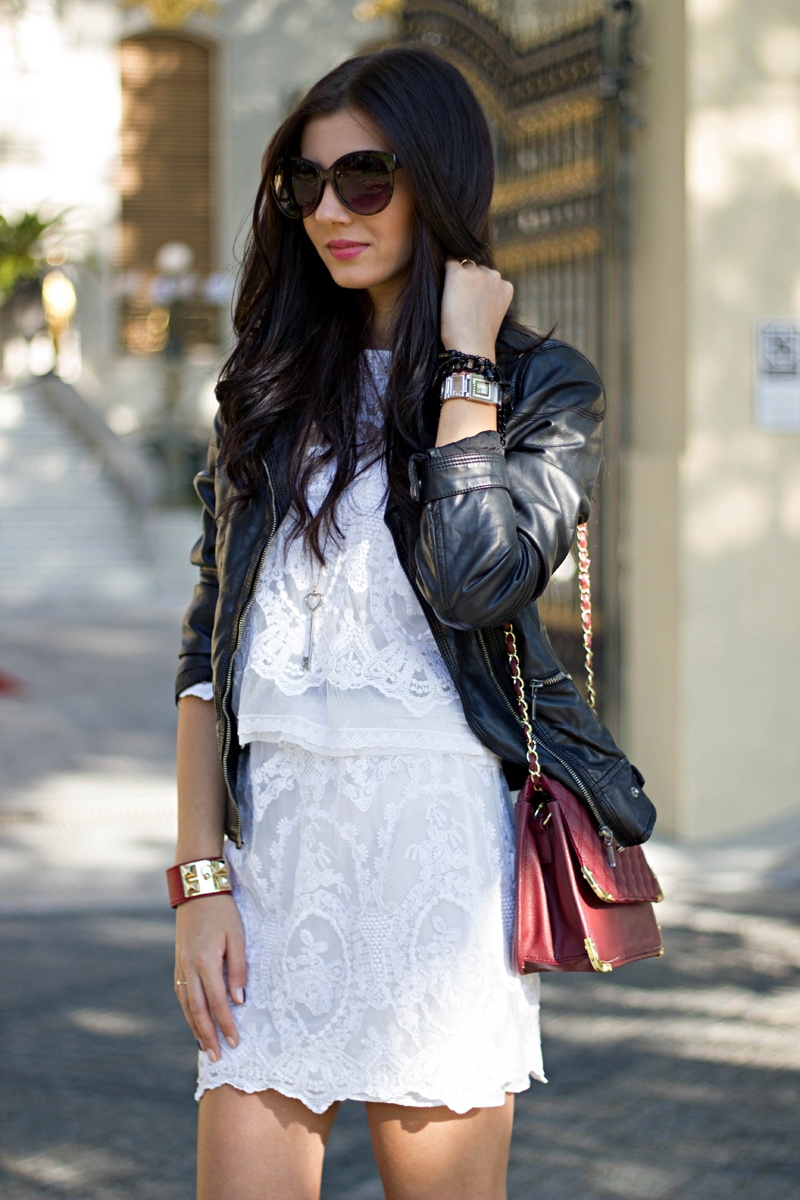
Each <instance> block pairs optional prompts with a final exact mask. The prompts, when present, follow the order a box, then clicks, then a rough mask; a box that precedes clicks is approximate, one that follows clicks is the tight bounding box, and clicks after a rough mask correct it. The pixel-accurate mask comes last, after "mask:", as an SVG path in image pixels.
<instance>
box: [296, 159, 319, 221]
mask: <svg viewBox="0 0 800 1200" xmlns="http://www.w3.org/2000/svg"><path fill="white" fill-rule="evenodd" d="M319 184H320V179H319V175H318V174H317V170H316V168H315V167H314V166H312V164H311V163H307V162H303V160H302V159H299V158H298V159H295V160H294V162H293V163H292V183H291V187H292V192H293V194H294V199H295V203H296V204H297V207H298V209H299V210H300V215H301V217H308V216H310V215H311V213H312V212H313V211H314V205H315V204H316V203H317V200H318V199H319Z"/></svg>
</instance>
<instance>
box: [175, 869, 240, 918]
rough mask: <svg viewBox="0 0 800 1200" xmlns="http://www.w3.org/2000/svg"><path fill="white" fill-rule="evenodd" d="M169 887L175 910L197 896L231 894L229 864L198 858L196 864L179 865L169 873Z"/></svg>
mask: <svg viewBox="0 0 800 1200" xmlns="http://www.w3.org/2000/svg"><path fill="white" fill-rule="evenodd" d="M167 887H168V888H169V902H170V904H171V905H172V907H173V908H177V907H178V905H179V904H185V903H186V901H187V900H194V899H195V897H197V896H215V895H217V894H218V893H220V892H230V891H231V890H232V889H231V881H230V877H229V875H228V864H227V863H226V862H225V859H224V858H198V859H196V860H195V862H186V863H178V865H177V866H176V867H170V868H169V869H168V871H167Z"/></svg>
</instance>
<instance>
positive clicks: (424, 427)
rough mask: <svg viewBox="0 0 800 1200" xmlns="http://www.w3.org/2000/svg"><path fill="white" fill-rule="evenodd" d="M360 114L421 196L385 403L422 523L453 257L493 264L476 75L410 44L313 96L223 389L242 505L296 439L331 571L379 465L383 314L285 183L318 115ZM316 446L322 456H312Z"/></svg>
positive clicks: (294, 483)
mask: <svg viewBox="0 0 800 1200" xmlns="http://www.w3.org/2000/svg"><path fill="white" fill-rule="evenodd" d="M345 109H354V110H356V111H359V112H362V113H365V114H366V115H367V116H368V117H369V118H370V119H371V120H372V121H373V122H374V124H375V125H376V127H377V128H378V129H379V130H380V132H381V134H382V135H383V137H384V138H385V139H386V142H387V144H388V145H389V147H390V148H391V150H392V151H393V152H394V153H395V154H396V155H397V157H398V159H399V161H400V163H401V164H402V168H403V170H404V171H405V172H406V174H407V178H408V181H409V184H410V187H411V193H412V197H413V204H414V218H415V228H414V244H413V255H412V262H411V271H410V275H409V279H408V282H407V284H406V285H405V287H404V289H403V292H402V295H401V296H400V299H399V303H398V311H397V317H396V321H395V325H394V332H393V345H392V350H393V357H392V370H391V377H390V381H389V386H388V389H387V394H386V397H385V401H384V405H385V418H386V419H385V443H384V445H385V454H386V463H387V472H388V482H389V494H390V497H391V499H392V500H393V501H394V502H396V504H397V505H398V506H399V508H400V510H401V512H402V513H403V514H404V515H405V516H406V517H413V516H414V515H415V512H416V508H415V505H414V502H413V501H412V500H411V498H410V495H409V487H408V474H407V468H408V459H409V456H410V455H411V454H412V453H414V452H415V451H418V450H421V449H424V448H425V447H426V446H428V445H430V444H431V441H432V432H433V430H435V428H436V424H435V421H436V417H437V416H438V412H437V411H436V408H435V398H433V397H432V396H431V395H430V391H431V383H432V379H433V376H434V373H435V370H436V356H437V353H438V351H439V348H440V343H439V309H440V302H441V293H442V286H443V279H444V261H445V258H446V257H447V256H448V255H452V256H453V257H455V258H457V259H463V258H471V259H473V260H474V261H475V262H476V263H479V264H483V265H486V266H491V265H493V264H492V252H491V231H490V223H489V205H490V202H491V197H492V189H493V184H494V159H493V153H492V141H491V135H490V132H489V127H488V125H487V123H486V119H485V117H484V115H483V112H482V111H481V108H480V105H479V104H478V101H477V100H476V98H475V96H474V94H473V92H472V90H471V88H470V87H469V85H468V84H467V82H466V80H465V79H464V77H463V76H462V75H461V73H460V72H459V71H458V70H457V69H456V68H455V67H454V66H451V65H450V64H449V63H447V62H445V61H444V60H443V59H442V58H440V57H439V56H438V55H436V54H435V53H433V52H431V51H428V50H423V49H420V48H417V47H397V48H393V49H387V50H381V51H378V52H377V53H374V54H366V55H363V56H361V57H359V58H352V59H349V60H348V61H347V62H344V63H342V64H341V66H339V67H337V68H336V69H335V70H333V71H331V72H330V74H328V75H326V76H325V77H324V78H323V79H321V80H320V81H319V83H317V84H316V85H315V86H314V87H313V88H312V89H311V91H310V92H309V93H308V94H307V95H306V97H305V98H304V99H303V100H302V101H301V102H300V103H299V104H298V105H297V107H296V108H295V110H294V111H293V112H292V113H291V115H290V116H289V117H288V118H287V119H286V121H284V123H283V125H282V126H281V127H280V129H279V130H278V132H277V133H276V134H275V136H274V137H273V139H272V141H271V142H270V144H269V146H268V147H267V150H266V152H265V154H264V158H263V160H262V180H261V186H260V187H259V190H258V194H257V197H256V203H255V210H254V213H253V224H252V230H251V233H250V237H249V239H248V243H247V246H246V250H245V254H244V260H243V264H242V272H241V279H240V287H239V293H238V298H237V303H236V308H235V313H234V328H235V331H236V334H237V337H238V341H237V344H236V347H235V349H234V351H233V353H232V354H231V356H230V358H229V359H228V361H227V363H226V364H225V366H224V368H223V371H222V375H221V378H220V382H219V384H218V386H217V396H218V398H219V401H220V410H221V412H220V415H221V420H222V426H223V439H222V444H221V447H220V457H221V460H222V462H223V464H224V467H225V470H226V472H227V474H228V478H229V479H230V481H231V484H232V485H233V495H234V499H233V503H239V502H241V503H248V502H252V501H255V500H256V499H257V497H258V496H259V494H260V492H261V489H262V488H263V485H264V467H263V462H264V459H265V457H267V455H268V453H269V450H270V447H271V446H272V445H273V444H274V442H275V440H276V438H278V437H281V438H284V437H285V438H286V439H287V442H288V472H287V477H286V482H287V492H288V499H289V500H290V501H291V502H292V503H293V505H294V508H295V512H296V514H297V516H296V520H295V522H294V527H293V529H292V531H291V533H292V535H293V536H297V535H299V534H300V533H301V532H302V534H303V538H304V541H305V545H306V547H307V549H308V550H309V552H310V553H311V554H313V555H314V556H315V557H316V558H317V559H318V560H319V561H320V562H322V561H324V549H325V542H326V539H327V538H328V536H329V535H331V534H332V535H333V538H334V539H336V537H337V536H338V534H339V529H338V526H337V524H336V505H337V501H338V500H339V498H340V497H341V495H342V493H343V492H344V490H345V489H346V488H347V486H348V485H349V484H350V483H351V482H352V480H353V479H354V478H355V476H356V474H357V473H358V471H359V470H360V469H362V467H363V458H362V459H361V460H360V453H361V449H360V447H359V445H358V435H357V428H358V426H357V414H358V409H359V405H360V403H361V397H362V392H363V367H362V365H361V364H362V359H361V351H362V350H363V349H364V348H365V347H366V346H368V344H369V326H370V317H371V305H370V302H369V298H368V297H367V295H366V293H364V292H361V291H358V290H353V289H346V288H340V287H338V286H337V285H336V284H335V283H334V282H333V279H332V278H331V275H330V273H329V271H328V270H327V268H326V267H325V265H324V264H323V262H322V260H321V259H320V257H319V255H318V253H317V251H316V250H315V249H314V246H313V245H312V243H311V240H310V239H309V237H308V236H307V234H306V232H305V230H304V228H303V225H302V222H301V221H292V220H290V219H288V218H287V217H285V216H284V215H283V214H282V213H281V211H280V209H279V208H278V206H277V204H276V202H275V199H274V197H273V195H272V192H271V188H270V180H271V177H272V172H273V169H274V165H275V163H276V162H277V160H278V159H280V158H282V157H284V156H286V155H289V154H298V153H299V148H300V138H301V135H302V132H303V129H304V127H305V125H306V123H307V122H308V121H309V120H311V119H312V118H314V117H324V116H331V115H332V114H334V113H337V112H341V111H343V110H345ZM512 327H513V328H514V329H515V330H516V331H517V337H516V339H515V340H516V342H517V346H518V348H519V333H522V332H523V331H522V330H521V329H520V327H519V326H516V324H515V323H514V322H511V321H507V322H506V323H505V326H504V330H503V331H501V337H500V339H499V341H498V350H499V351H501V350H502V345H503V344H504V342H505V341H506V340H507V335H508V334H509V333H510V332H511V329H512ZM526 341H527V343H528V344H530V345H533V344H535V342H536V339H535V337H534V336H533V335H529V337H528V338H527V339H526V338H524V337H523V340H522V345H523V346H524V344H525V342H526ZM312 444H317V445H318V446H321V447H322V452H321V453H316V454H313V455H312V454H309V449H310V447H311V445H312ZM329 464H335V474H334V476H333V481H332V484H331V487H330V490H329V492H328V495H327V497H326V499H325V501H324V503H323V504H322V506H321V508H320V509H319V511H318V512H317V513H316V515H314V514H312V512H311V510H310V508H309V505H308V503H307V500H306V491H307V487H308V484H309V482H310V480H311V478H312V475H313V474H314V472H315V471H317V470H320V469H321V468H322V467H324V466H326V465H329Z"/></svg>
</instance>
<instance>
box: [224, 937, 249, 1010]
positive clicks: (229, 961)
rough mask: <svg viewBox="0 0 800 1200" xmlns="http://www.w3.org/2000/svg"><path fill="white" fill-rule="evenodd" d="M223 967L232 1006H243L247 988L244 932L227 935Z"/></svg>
mask: <svg viewBox="0 0 800 1200" xmlns="http://www.w3.org/2000/svg"><path fill="white" fill-rule="evenodd" d="M225 965H226V967H227V975H228V994H229V995H230V998H231V1000H233V1002H234V1004H244V995H245V991H244V990H245V988H246V987H247V958H246V956H245V943H244V931H243V930H241V929H239V930H236V932H235V933H229V934H228V939H227V944H226V948H225Z"/></svg>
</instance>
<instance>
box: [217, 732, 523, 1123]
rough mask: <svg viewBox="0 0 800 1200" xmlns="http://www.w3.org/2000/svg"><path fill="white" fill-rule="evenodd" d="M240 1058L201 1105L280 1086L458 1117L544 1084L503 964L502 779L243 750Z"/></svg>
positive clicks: (506, 816) (319, 1102)
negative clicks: (224, 1088)
mask: <svg viewBox="0 0 800 1200" xmlns="http://www.w3.org/2000/svg"><path fill="white" fill-rule="evenodd" d="M246 769H247V772H248V787H247V788H246V789H245V791H246V794H247V800H246V803H245V805H244V810H243V816H244V834H245V837H244V845H243V847H242V849H239V850H237V849H236V848H235V847H231V846H229V847H228V850H227V855H228V861H229V864H230V869H231V875H232V879H233V886H234V894H235V897H236V901H237V904H238V906H239V910H240V912H241V914H242V919H243V922H244V927H245V935H246V941H247V960H248V979H247V990H246V994H247V1000H246V1003H245V1005H244V1006H242V1007H241V1008H239V1009H237V1010H236V1012H235V1017H236V1021H237V1025H238V1028H239V1035H240V1042H239V1045H238V1046H237V1047H236V1049H235V1050H231V1049H230V1048H229V1047H228V1046H227V1044H225V1042H224V1041H223V1042H222V1046H221V1049H222V1054H221V1057H220V1059H219V1061H218V1062H216V1063H211V1062H210V1061H209V1059H208V1057H207V1055H205V1054H201V1055H200V1078H199V1084H198V1096H199V1095H201V1094H202V1092H203V1091H204V1090H205V1089H206V1088H207V1087H218V1086H220V1085H221V1084H223V1083H229V1084H231V1085H232V1086H233V1087H236V1088H239V1089H241V1090H243V1091H248V1092H253V1091H261V1090H264V1089H267V1088H276V1089H277V1090H278V1091H280V1092H282V1093H283V1094H284V1095H289V1096H296V1097H298V1098H299V1099H301V1100H303V1102H304V1103H305V1104H306V1105H308V1107H309V1108H311V1109H312V1110H313V1111H315V1112H323V1111H324V1110H325V1109H326V1108H327V1107H328V1106H329V1105H330V1104H332V1103H333V1102H334V1101H336V1100H340V1099H344V1098H351V1099H361V1100H382V1101H386V1102H392V1103H398V1104H407V1105H412V1106H426V1105H438V1104H445V1105H447V1106H448V1107H449V1108H451V1109H452V1110H453V1111H455V1112H466V1111H468V1110H469V1109H470V1108H473V1107H476V1106H487V1105H489V1106H490V1105H500V1104H502V1103H503V1101H504V1097H505V1093H506V1092H508V1091H522V1090H523V1089H525V1088H526V1087H528V1085H529V1073H532V1074H534V1075H535V1076H536V1077H537V1078H539V1079H543V1078H544V1076H543V1072H542V1062H541V1049H540V1042H539V1010H538V997H539V981H538V977H537V976H525V977H520V976H519V975H517V974H516V973H515V972H514V971H513V969H512V967H511V965H510V962H509V947H510V938H511V923H512V919H513V904H514V900H513V895H514V893H513V880H514V845H513V831H512V825H511V816H510V811H509V804H508V795H507V792H506V791H505V786H504V783H503V780H502V775H501V773H500V771H499V770H498V768H497V767H496V766H494V765H492V764H491V763H489V762H487V761H486V760H485V759H481V758H479V757H470V756H468V755H450V754H438V755H429V756H427V757H425V756H422V755H402V754H398V755H394V756H370V755H364V754H362V755H358V756H326V755H323V754H320V753H318V752H312V751H309V750H305V749H301V748H299V747H297V746H293V745H290V744H279V745H267V744H263V743H253V744H252V745H251V747H250V752H249V764H248V766H247V768H246Z"/></svg>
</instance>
